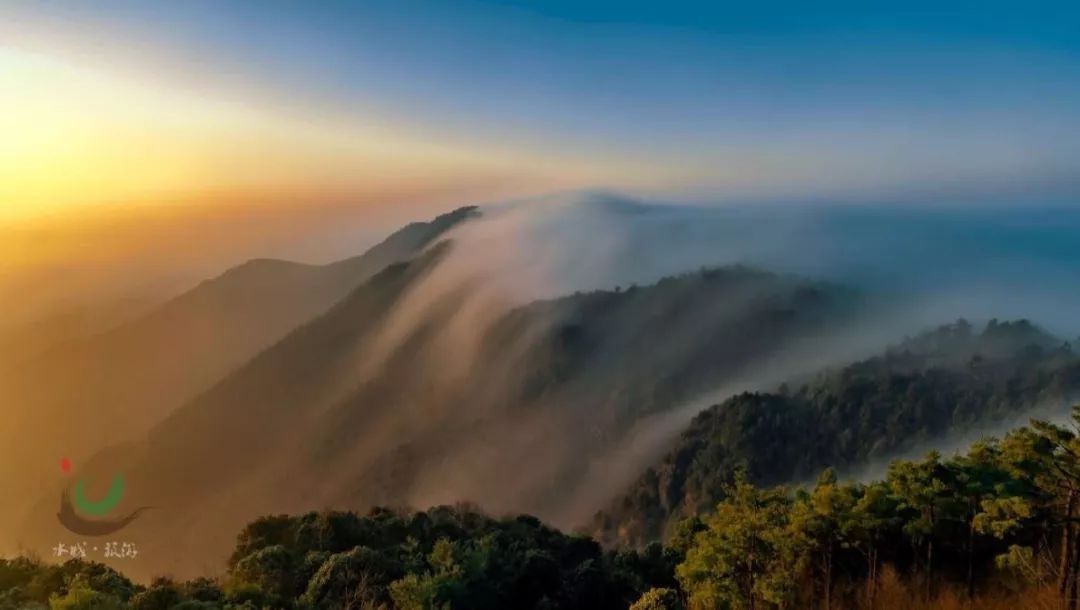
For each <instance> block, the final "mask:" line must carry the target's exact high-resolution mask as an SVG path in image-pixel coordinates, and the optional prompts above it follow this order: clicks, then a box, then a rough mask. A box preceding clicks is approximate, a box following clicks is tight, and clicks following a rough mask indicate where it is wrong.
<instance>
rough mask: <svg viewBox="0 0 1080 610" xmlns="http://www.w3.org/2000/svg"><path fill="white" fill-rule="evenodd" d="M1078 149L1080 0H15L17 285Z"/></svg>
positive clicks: (324, 251) (859, 184)
mask: <svg viewBox="0 0 1080 610" xmlns="http://www.w3.org/2000/svg"><path fill="white" fill-rule="evenodd" d="M1078 153H1080V5H1078V3H1076V2H1068V3H1066V2H1060V3H1053V4H1051V3H1039V2H1025V3H1014V2H1009V3H1006V2H996V1H992V0H989V1H971V2H965V3H949V2H923V1H915V2H904V3H894V4H893V5H892V6H891V7H885V5H884V4H883V3H869V2H814V3H808V2H772V3H761V2H758V3H751V2H741V3H725V2H686V1H682V0H665V1H653V2H629V1H621V2H614V1H610V2H609V1H600V2H588V1H585V0H578V1H573V0H548V1H544V2H531V1H526V0H504V1H479V0H456V1H453V2H451V1H449V0H393V1H388V0H371V1H359V2H348V3H346V2H317V3H310V2H295V1H286V0H265V1H259V2H255V1H249V2H236V1H228V0H184V1H169V2H165V1H161V2H148V1H138V2H136V1H118V0H94V1H93V2H87V1H85V0H52V1H49V2H40V1H28V0H27V1H24V0H8V1H7V2H5V3H4V4H3V5H0V223H3V225H2V226H7V227H9V230H10V231H12V232H10V233H8V234H5V235H4V236H3V237H5V239H3V240H0V261H2V262H0V276H2V275H3V271H4V269H3V267H4V265H7V266H8V267H9V268H10V267H12V266H13V265H30V264H31V263H32V262H34V261H36V262H37V263H38V264H46V263H48V264H60V263H61V262H63V261H65V260H70V259H71V258H72V256H73V253H75V252H80V253H82V254H85V253H86V252H87V251H88V250H93V253H94V257H93V258H94V259H95V260H101V261H106V262H108V261H112V260H114V259H115V258H116V257H118V256H121V254H115V253H114V254H115V255H111V254H109V253H108V252H107V251H108V250H109V248H110V247H114V248H115V247H119V246H117V244H128V245H129V246H130V244H137V247H136V246H130V247H128V249H127V250H126V253H127V254H126V255H131V254H132V253H133V252H136V253H139V255H140V256H143V258H144V259H145V260H149V258H152V257H148V255H146V252H147V251H148V248H150V245H152V244H153V243H156V240H155V239H154V237H153V236H152V235H149V236H148V235H146V234H145V232H144V231H142V229H141V228H140V227H141V226H142V225H140V224H139V223H138V222H137V219H139V218H145V217H147V215H152V214H155V213H157V212H154V210H159V209H161V208H168V209H170V210H184V211H186V212H185V213H187V214H188V215H187V216H184V218H189V217H190V218H198V219H199V220H197V221H195V220H193V221H191V222H189V223H188V224H189V225H190V226H189V229H188V230H190V231H191V232H192V233H198V232H199V231H200V229H198V227H200V226H203V225H201V224H199V223H203V224H205V223H206V221H205V219H206V218H215V216H214V214H216V213H218V214H219V216H220V217H223V218H229V219H235V218H237V217H240V216H243V213H241V212H237V210H248V212H246V213H247V214H248V217H253V215H258V216H259V217H260V218H261V219H262V220H261V221H260V223H258V226H259V227H262V229H256V228H252V229H251V230H252V231H255V232H256V233H258V231H262V233H258V234H257V235H256V234H255V233H253V234H251V235H248V236H246V238H245V239H239V240H238V239H235V237H234V236H232V235H230V234H229V233H230V232H229V231H224V230H218V231H216V232H212V233H214V234H221V235H222V236H221V237H219V238H217V239H219V241H220V240H224V241H221V242H220V243H218V246H220V247H217V246H215V247H208V249H207V251H214V252H218V251H219V250H220V252H221V253H222V257H224V258H225V259H229V258H244V257H249V256H255V255H280V256H294V255H295V256H299V257H301V258H303V257H305V256H306V258H309V259H326V258H330V257H331V256H334V255H337V254H347V253H352V252H355V251H356V250H357V249H358V248H359V246H358V244H356V243H351V242H350V243H347V244H346V245H345V246H341V247H339V248H336V249H335V248H330V247H322V248H321V249H319V248H316V249H315V250H309V251H304V252H300V251H299V250H298V249H297V247H296V244H295V243H291V245H290V244H289V243H286V242H287V240H284V239H283V238H282V235H283V234H285V233H288V232H289V231H290V230H292V229H294V228H295V227H296V226H297V223H298V222H299V221H298V216H297V214H298V213H304V212H303V211H304V210H307V212H306V213H307V214H309V215H310V216H311V218H309V219H307V220H305V221H303V222H302V223H300V224H302V226H304V227H305V230H309V231H312V232H314V233H313V234H315V233H318V232H320V231H324V230H326V229H327V228H328V227H330V228H333V227H340V226H341V224H342V220H341V219H342V218H344V217H346V216H348V217H349V218H355V217H356V214H357V213H358V212H357V211H356V210H357V209H361V208H362V209H363V210H365V212H364V213H365V214H366V216H365V218H366V220H365V223H366V224H365V226H366V227H368V228H369V229H370V228H371V227H373V226H376V225H379V223H378V222H375V220H372V219H378V220H380V221H381V223H382V224H381V225H379V226H380V227H389V226H393V225H394V224H395V223H398V222H399V221H401V220H404V219H412V218H418V217H423V216H427V215H428V214H429V213H431V212H433V211H434V210H437V209H443V208H448V207H451V206H455V205H461V204H465V203H474V202H485V201H494V200H499V199H502V198H505V197H518V196H528V195H535V194H540V193H545V192H552V191H564V190H572V189H583V188H604V189H613V190H618V191H622V192H626V193H631V194H641V195H645V196H651V197H657V198H664V199H689V200H695V201H709V202H725V201H735V202H740V201H741V202H745V201H762V200H780V201H784V202H789V203H790V202H795V203H800V202H836V201H843V202H857V203H877V202H888V203H917V204H921V205H937V204H958V203H1008V204H1016V205H1028V204H1033V203H1048V202H1049V203H1057V204H1060V203H1073V202H1074V201H1076V200H1077V195H1078V194H1080V154H1078ZM285 209H288V211H287V212H280V210H285ZM251 210H255V211H251ZM274 210H279V212H274ZM342 210H349V211H348V212H347V213H345V212H342ZM215 211H217V212H215ZM169 214H172V215H173V216H169V218H174V217H175V218H176V220H175V222H176V223H180V224H183V219H182V218H181V216H183V214H181V215H180V216H175V214H179V213H178V212H169ZM238 214H239V215H240V216H238ZM84 217H85V218H89V217H93V218H94V219H95V220H94V222H93V223H91V224H92V225H93V226H111V224H110V223H113V221H114V220H116V219H117V218H123V219H126V220H124V222H127V223H128V225H130V228H129V230H128V229H125V231H127V232H126V233H124V237H122V238H118V237H117V233H115V232H112V231H110V230H100V231H97V232H96V233H92V232H88V231H89V230H86V229H83V228H82V227H84V226H90V225H86V224H84V223H83V221H82V219H83V218H84ZM155 218H160V217H155ZM133 219H134V220H133ZM275 219H276V220H275ZM117 222H119V221H117ZM155 222H157V221H155ZM229 222H232V220H230V221H229ZM320 223H321V224H320ZM210 224H213V223H210ZM218 224H219V225H220V223H218ZM249 224H250V223H249ZM128 225H125V226H128ZM252 226H254V225H252ZM11 227H15V228H17V233H16V232H15V230H16V229H10V228H11ZM73 227H76V228H73ZM91 233H92V234H91ZM129 234H130V235H138V236H139V237H138V238H135V237H130V235H129ZM208 234H209V233H208ZM13 235H14V236H15V237H14V239H12V236H13ZM73 236H74V237H73ZM207 239H210V238H209V237H207ZM301 241H303V242H304V243H310V242H312V241H317V240H314V239H313V238H312V237H311V235H305V236H302V238H301ZM236 243H243V244H245V247H244V248H238V247H234V246H235V244H236ZM148 244H150V245H148ZM282 244H286V245H285V246H282ZM226 246H228V247H226ZM271 246H272V247H271ZM230 248H231V249H230ZM290 248H291V249H290ZM117 252H119V250H118V251H117ZM298 252H299V254H297V253H298ZM305 252H306V254H305ZM159 254H160V256H161V257H167V256H169V255H170V253H169V252H166V251H165V250H161V252H159ZM102 264H106V263H102ZM108 264H111V263H108ZM214 264H218V263H216V262H215V263H214ZM209 266H210V263H207V265H206V267H207V268H209ZM0 279H2V277H0Z"/></svg>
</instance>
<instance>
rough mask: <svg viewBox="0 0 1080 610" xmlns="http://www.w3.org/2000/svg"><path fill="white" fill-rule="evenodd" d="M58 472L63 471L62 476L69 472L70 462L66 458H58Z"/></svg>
mask: <svg viewBox="0 0 1080 610" xmlns="http://www.w3.org/2000/svg"><path fill="white" fill-rule="evenodd" d="M60 470H62V471H64V474H67V473H69V472H71V460H69V459H67V458H66V457H64V458H60Z"/></svg>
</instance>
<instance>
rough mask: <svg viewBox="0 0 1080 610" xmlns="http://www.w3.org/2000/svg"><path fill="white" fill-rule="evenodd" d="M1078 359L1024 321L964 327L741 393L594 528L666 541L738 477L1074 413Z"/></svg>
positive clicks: (845, 468) (807, 471) (779, 477)
mask: <svg viewBox="0 0 1080 610" xmlns="http://www.w3.org/2000/svg"><path fill="white" fill-rule="evenodd" d="M1078 394H1080V356H1078V355H1077V354H1076V353H1075V352H1074V351H1073V349H1072V347H1071V346H1070V345H1069V344H1068V343H1063V342H1062V341H1061V340H1058V339H1055V338H1054V337H1051V336H1049V335H1047V334H1046V333H1044V332H1043V331H1041V330H1040V329H1039V328H1038V327H1036V326H1034V325H1032V324H1030V323H1029V322H1026V321H1022V320H1021V321H1016V322H997V321H991V322H990V323H988V324H987V325H986V326H985V327H984V328H983V329H981V330H976V329H974V328H973V327H972V325H971V324H969V323H968V322H966V321H963V320H960V321H957V322H956V323H954V324H950V325H946V326H942V327H940V328H938V329H936V330H934V331H931V332H927V333H925V334H922V335H919V336H917V337H914V338H910V339H908V340H906V341H904V342H903V343H901V344H900V345H898V346H896V347H894V348H891V349H889V350H887V351H886V353H884V354H883V355H881V356H878V357H874V358H870V359H868V360H864V361H861V362H857V363H855V364H852V365H849V366H846V367H843V368H841V369H838V370H833V371H826V372H824V373H822V374H820V375H818V376H817V377H815V378H814V379H812V380H810V381H809V382H807V383H805V384H804V385H802V387H800V388H799V389H797V390H795V391H792V390H790V389H788V388H787V387H781V388H779V389H778V391H777V392H774V393H745V394H740V395H737V396H734V397H732V398H730V399H728V400H726V401H725V402H723V403H722V404H719V405H716V406H714V407H712V408H710V409H708V410H706V411H704V412H702V413H701V414H699V415H698V416H697V417H696V418H695V419H694V420H693V422H692V423H691V425H690V426H689V428H688V429H687V430H686V431H685V432H684V433H683V435H682V436H681V438H680V439H679V440H678V441H677V443H676V444H675V446H674V447H673V448H672V449H671V450H670V452H669V453H668V454H667V455H666V457H665V458H664V459H663V460H662V462H661V463H660V464H658V465H657V466H655V467H653V468H650V469H648V470H647V471H646V472H645V473H644V474H643V475H642V476H641V478H640V479H639V480H638V481H637V482H636V483H635V484H634V485H633V486H632V487H631V489H630V490H629V491H628V493H627V494H626V495H625V496H624V497H622V498H621V499H620V500H618V501H617V502H616V503H615V504H614V505H613V506H612V507H610V508H609V509H608V510H607V511H604V512H602V513H601V514H599V515H598V516H597V517H596V518H595V520H594V522H593V524H592V526H591V530H590V531H591V532H592V533H594V534H595V535H596V536H597V537H598V538H599V539H601V540H602V541H603V542H604V543H605V544H629V545H636V546H640V545H642V544H644V543H647V542H649V541H654V540H660V539H663V538H664V537H665V536H667V535H670V529H671V527H672V526H673V525H674V524H675V523H676V522H677V521H678V520H679V518H680V517H682V516H689V515H695V514H699V513H701V512H703V511H707V510H709V509H710V508H711V507H713V506H715V505H716V503H717V502H719V501H720V500H721V499H723V498H724V497H725V493H726V490H727V489H728V488H729V487H730V485H731V484H732V483H733V482H734V478H735V474H736V473H737V472H743V473H744V474H745V476H746V478H747V480H749V481H751V482H753V483H755V484H760V485H776V484H782V483H805V482H811V481H813V479H814V477H815V476H816V473H818V472H820V471H821V470H822V469H823V468H826V467H834V468H836V469H837V470H838V471H840V472H841V473H842V474H860V473H852V472H850V471H851V469H853V468H856V467H865V465H866V464H874V463H877V464H880V470H884V466H885V464H887V462H888V460H889V459H890V458H893V457H902V456H903V455H904V454H908V453H910V452H912V451H916V452H917V451H919V450H920V449H922V450H925V448H928V447H930V446H940V444H941V443H943V442H948V441H947V439H948V438H949V437H951V436H956V435H961V436H963V435H966V436H968V437H970V438H971V440H976V439H977V438H978V437H979V436H982V435H984V434H989V433H990V432H994V431H996V430H1007V429H1008V428H1011V427H1014V424H1018V423H1023V422H1024V421H1026V416H1027V414H1029V413H1032V412H1033V411H1035V412H1039V413H1042V412H1045V413H1056V414H1058V415H1059V416H1064V415H1067V413H1068V409H1069V405H1071V404H1072V403H1073V401H1075V400H1076V399H1077V395H1078Z"/></svg>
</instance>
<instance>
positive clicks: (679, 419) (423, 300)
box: [28, 193, 1080, 574]
mask: <svg viewBox="0 0 1080 610" xmlns="http://www.w3.org/2000/svg"><path fill="white" fill-rule="evenodd" d="M1077 225H1080V213H1077V212H1074V211H1071V210H1055V211H1051V210H1044V211H1042V212H1039V213H1034V212H1030V211H1028V212H1020V211H1014V210H1004V209H981V210H980V209H974V208H971V209H958V208H952V209H948V210H931V209H927V208H918V209H916V208H885V209H882V208H874V209H869V208H860V207H807V206H801V207H800V206H764V207H760V206H759V207H754V206H734V205H728V206H711V207H710V206H689V205H680V204H669V203H645V202H641V201H635V200H630V199H627V198H625V197H621V196H617V195H612V194H606V193H587V194H567V195H559V196H554V197H545V198H539V199H530V200H518V201H512V202H507V203H502V204H496V205H489V206H484V207H482V208H481V209H480V211H479V215H473V216H472V217H470V218H469V219H468V220H467V221H465V222H461V223H460V224H457V225H455V226H454V227H453V228H452V229H450V230H449V231H448V232H446V233H445V234H443V235H442V236H441V237H440V239H438V240H437V241H436V242H434V243H432V244H430V245H429V246H427V247H426V249H424V250H423V251H422V252H420V253H419V254H418V255H417V256H416V257H415V258H413V260H412V261H411V262H409V263H404V264H400V265H397V266H394V267H391V268H388V269H386V270H385V271H383V272H382V273H380V274H377V275H376V276H375V277H374V278H373V279H372V280H370V281H369V282H368V283H366V284H365V285H363V286H360V287H358V288H356V289H355V290H353V291H352V292H351V294H349V295H348V296H346V297H345V298H344V299H343V300H342V301H341V302H339V303H338V305H337V306H335V307H333V308H332V309H330V310H329V311H327V312H325V313H323V314H321V315H319V316H316V317H315V318H313V319H311V320H310V321H309V322H307V323H306V324H304V325H302V326H301V327H299V328H297V329H296V330H294V331H293V332H292V333H291V334H290V335H289V336H287V337H285V338H283V339H282V340H281V341H280V342H278V343H276V344H274V345H272V346H271V347H269V348H268V349H267V350H266V351H265V352H263V353H262V354H261V355H259V356H257V357H255V358H254V359H253V360H251V361H250V362H248V363H246V364H244V365H242V366H240V367H239V368H237V369H236V370H235V371H232V372H230V373H229V374H228V375H227V376H226V377H225V378H224V379H222V380H220V381H219V382H218V383H217V384H215V385H213V386H212V387H210V388H209V389H208V390H207V391H206V392H205V393H203V394H201V395H199V396H196V397H195V398H193V399H192V400H191V401H189V402H187V403H186V404H185V405H183V406H181V407H179V408H178V409H177V410H176V411H175V413H173V414H172V416H170V417H166V418H165V419H164V420H163V421H162V422H161V423H160V424H158V425H157V426H155V427H154V428H153V429H152V430H151V431H150V433H149V434H148V435H147V437H146V438H145V440H144V441H142V442H137V443H136V445H135V446H134V448H130V447H129V448H127V449H119V450H117V451H113V452H106V453H103V454H100V455H99V456H98V457H97V458H95V459H94V460H93V461H92V463H91V466H88V468H97V469H102V468H105V467H106V466H108V467H109V468H118V467H123V468H124V469H125V470H127V471H129V472H130V473H131V480H132V489H133V490H137V491H135V492H134V493H133V498H132V500H131V501H132V502H133V503H142V504H148V505H149V504H153V505H157V504H160V503H165V504H167V505H168V506H169V509H168V510H166V511H161V513H160V514H157V515H149V516H147V517H146V519H145V520H144V522H143V523H140V524H137V525H138V526H139V527H143V528H146V529H145V530H142V532H141V533H142V534H143V535H144V536H146V537H147V538H146V539H147V540H155V539H156V540H162V539H168V540H170V541H174V542H173V545H174V547H176V548H174V549H173V551H172V552H171V553H170V557H171V558H170V559H168V560H162V562H161V563H156V564H155V565H153V566H146V569H148V570H157V571H161V570H169V571H172V572H174V573H178V574H183V573H193V572H196V573H202V572H207V571H212V570H206V569H205V566H206V562H207V561H210V562H211V563H212V562H213V561H214V560H215V559H214V558H221V557H223V554H224V553H225V552H226V551H227V546H228V542H229V541H230V540H231V538H230V536H232V535H233V534H234V533H235V532H236V531H237V529H238V528H239V527H241V526H242V525H243V524H244V523H246V522H248V521H250V520H251V519H252V518H254V517H256V516H259V515H262V514H267V513H278V512H299V511H305V510H320V509H324V508H328V507H333V508H342V509H354V510H364V509H366V508H367V507H370V506H373V505H397V506H400V505H409V506H415V507H419V508H424V507H427V506H430V505H434V504H440V503H453V502H458V501H469V502H476V503H478V504H480V505H481V506H483V507H484V508H485V510H488V511H490V512H492V513H495V514H503V513H518V512H525V513H530V514H535V515H537V516H540V517H541V518H544V519H546V520H549V521H550V522H552V523H554V524H556V525H559V526H562V527H577V526H581V525H583V524H584V523H585V522H586V521H587V520H588V519H589V517H590V516H591V515H592V514H594V513H595V512H596V511H597V510H599V509H601V508H603V507H604V506H605V505H606V504H608V503H609V502H610V501H611V500H612V499H613V498H615V497H617V496H618V495H619V494H620V493H621V492H622V491H624V490H625V488H626V486H627V485H628V484H629V483H630V482H631V481H632V480H633V478H634V477H635V476H636V475H637V474H639V473H640V472H642V471H643V470H644V469H645V468H646V467H647V466H649V465H650V464H651V463H653V462H654V461H655V460H656V459H657V458H658V457H659V456H660V455H662V454H663V453H664V452H665V451H666V450H667V449H668V447H669V446H670V444H671V443H672V441H673V439H674V438H675V437H676V436H677V435H678V434H680V432H681V431H682V430H683V429H685V427H686V425H687V423H688V422H689V421H690V419H692V418H693V417H694V416H695V415H696V414H697V413H699V412H700V411H701V410H703V409H705V408H708V407H709V406H711V405H714V404H717V403H720V402H722V401H723V400H724V399H725V398H727V397H729V396H731V395H733V394H735V393H738V392H742V391H748V390H771V389H774V388H775V387H776V386H778V385H779V384H781V383H785V382H787V383H791V382H798V381H799V380H801V379H805V378H807V377H809V376H812V375H814V374H815V373H817V372H818V371H820V370H821V369H823V368H826V367H831V366H839V365H843V364H845V363H848V362H851V361H852V360H855V359H859V358H862V357H865V356H867V355H870V354H874V353H878V352H879V351H880V350H881V349H882V348H883V347H884V346H886V345H889V344H893V343H895V342H896V341H897V340H898V339H900V338H901V337H904V336H906V335H910V334H914V333H916V332H919V331H921V330H924V329H926V328H928V327H930V326H934V325H937V324H940V323H944V322H949V321H951V320H953V319H955V318H957V317H961V316H963V317H967V318H969V319H973V320H976V321H978V320H981V319H988V318H991V317H999V318H1013V317H1028V318H1031V319H1032V320H1033V321H1035V322H1037V323H1040V324H1043V325H1044V326H1045V327H1047V328H1048V329H1050V330H1052V331H1054V332H1056V333H1058V334H1059V335H1061V336H1072V335H1073V334H1075V333H1077V331H1080V326H1078V325H1077V322H1076V321H1075V319H1074V317H1073V316H1072V315H1071V312H1072V311H1074V308H1075V305H1076V304H1077V303H1078V302H1080V298H1078V297H1080V286H1075V285H1074V283H1070V282H1069V279H1070V278H1072V277H1076V272H1077V271H1078V270H1080V269H1078V267H1080V245H1077V244H1074V243H1073V241H1072V240H1070V239H1068V237H1069V236H1070V234H1071V232H1072V231H1074V229H1075V228H1076V227H1077ZM703 268H704V269H720V270H721V271H716V272H699V270H701V269H703ZM755 270H763V271H755ZM766 272H767V273H766ZM710 273H712V275H710ZM670 276H678V277H676V278H675V279H664V278H670ZM43 497H44V500H43V506H44V505H50V504H52V502H53V498H52V497H51V496H49V495H48V494H45V495H44V496H43ZM37 512H41V511H35V514H36V513H37ZM45 514H48V513H45ZM48 527H49V525H46V524H45V523H44V522H43V521H42V522H39V523H37V524H36V525H33V526H31V527H29V528H28V529H29V530H38V531H40V528H46V529H45V531H48V529H47V528H48ZM207 539H211V540H213V541H215V542H211V543H209V545H208V546H206V547H203V546H200V544H201V543H198V542H197V541H202V540H207ZM147 544H148V545H150V546H149V550H151V551H154V550H161V549H160V547H158V548H157V549H155V547H154V546H152V545H153V543H152V542H148V543H147ZM208 558H209V559H208ZM140 569H142V568H140Z"/></svg>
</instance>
